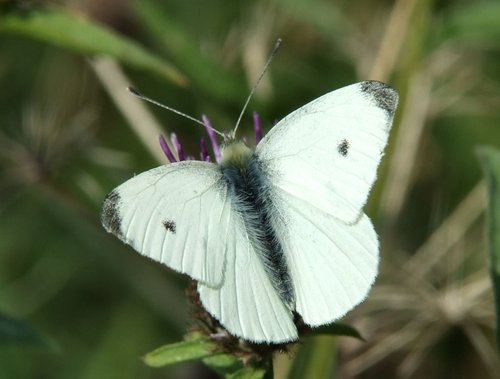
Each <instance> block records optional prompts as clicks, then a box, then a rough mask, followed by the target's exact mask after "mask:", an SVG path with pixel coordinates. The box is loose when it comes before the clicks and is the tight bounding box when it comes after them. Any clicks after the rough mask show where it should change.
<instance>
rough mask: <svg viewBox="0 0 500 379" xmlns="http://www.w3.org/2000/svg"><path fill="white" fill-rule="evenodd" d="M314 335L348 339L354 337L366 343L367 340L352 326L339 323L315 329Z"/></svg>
mask: <svg viewBox="0 0 500 379" xmlns="http://www.w3.org/2000/svg"><path fill="white" fill-rule="evenodd" d="M311 334H312V335H325V334H326V335H331V336H346V337H354V338H357V339H360V340H362V341H364V340H365V339H364V338H363V337H362V336H361V334H360V333H359V332H358V331H357V330H356V329H355V328H353V327H352V326H350V325H347V324H342V323H338V322H334V323H333V324H329V325H325V326H321V327H319V328H316V329H314V330H313V331H312V332H311Z"/></svg>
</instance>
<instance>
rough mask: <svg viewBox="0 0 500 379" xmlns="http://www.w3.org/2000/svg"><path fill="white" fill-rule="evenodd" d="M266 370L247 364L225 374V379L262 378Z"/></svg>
mask: <svg viewBox="0 0 500 379" xmlns="http://www.w3.org/2000/svg"><path fill="white" fill-rule="evenodd" d="M266 373H267V370H266V369H265V368H263V367H255V366H247V367H243V368H242V369H240V370H238V371H236V372H234V373H232V374H229V375H226V378H227V379H264V378H265V377H266Z"/></svg>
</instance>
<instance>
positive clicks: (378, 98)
mask: <svg viewBox="0 0 500 379" xmlns="http://www.w3.org/2000/svg"><path fill="white" fill-rule="evenodd" d="M361 91H363V92H364V93H366V94H368V95H370V97H371V98H372V100H373V101H375V103H376V104H377V106H378V107H379V108H381V109H383V110H384V111H386V112H387V113H388V114H389V116H390V117H393V116H394V112H395V111H396V108H397V106H398V99H399V96H398V93H397V92H396V90H395V89H394V88H392V87H391V86H389V85H388V84H385V83H382V82H379V81H378V80H366V81H364V82H361Z"/></svg>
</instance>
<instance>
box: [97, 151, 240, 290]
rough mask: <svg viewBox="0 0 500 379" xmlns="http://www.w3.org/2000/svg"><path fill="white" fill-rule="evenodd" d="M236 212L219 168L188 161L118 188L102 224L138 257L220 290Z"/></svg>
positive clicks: (105, 207) (106, 203) (107, 203)
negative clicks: (227, 241)
mask: <svg viewBox="0 0 500 379" xmlns="http://www.w3.org/2000/svg"><path fill="white" fill-rule="evenodd" d="M231 212H232V211H231V205H230V203H229V199H228V198H227V189H226V188H225V187H224V183H223V182H221V174H220V171H219V170H218V169H217V166H216V165H214V164H212V163H207V162H199V161H184V162H177V163H172V164H168V165H165V166H160V167H157V168H154V169H152V170H149V171H146V172H143V173H142V174H140V175H137V176H135V177H133V178H132V179H130V180H128V181H127V182H125V183H123V184H122V185H120V186H119V187H117V188H116V189H115V190H113V191H112V192H111V193H110V194H109V195H108V197H107V198H106V200H105V201H104V205H103V211H102V222H103V225H104V227H105V228H106V230H107V231H108V232H111V233H113V234H115V235H116V236H117V237H118V238H120V239H121V240H122V241H123V242H125V243H127V244H129V245H131V246H132V247H133V248H134V249H135V250H137V251H138V252H139V253H141V254H143V255H146V256H148V257H150V258H152V259H154V260H156V261H158V262H161V263H164V264H166V265H167V266H169V267H171V268H173V269H174V270H177V271H180V272H183V273H186V274H188V275H189V276H191V277H192V278H194V279H196V280H199V281H202V282H205V283H210V284H211V285H220V283H221V281H222V278H223V270H224V259H225V255H226V252H227V250H228V245H227V244H226V240H227V238H228V232H229V227H230V223H231Z"/></svg>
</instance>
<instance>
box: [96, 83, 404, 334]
mask: <svg viewBox="0 0 500 379" xmlns="http://www.w3.org/2000/svg"><path fill="white" fill-rule="evenodd" d="M397 103H398V95H397V93H396V91H395V90H394V89H392V88H391V87H390V86H388V85H386V84H384V83H381V82H378V81H364V82H360V83H356V84H352V85H349V86H347V87H344V88H341V89H338V90H336V91H333V92H330V93H327V94H326V95H323V96H321V97H319V98H317V99H316V100H314V101H312V102H310V103H308V104H307V105H304V106H303V107H301V108H299V109H297V110H296V111H294V112H292V113H291V114H289V115H288V116H286V117H285V118H284V119H282V120H281V121H280V122H278V123H277V124H276V125H275V126H274V127H273V128H272V129H271V130H270V131H269V132H268V133H267V135H266V136H265V137H264V138H263V139H262V140H261V141H260V142H259V143H258V145H257V146H256V147H255V149H251V148H250V147H248V146H247V145H246V144H245V143H244V142H242V141H239V140H237V139H235V138H234V136H231V137H228V138H227V140H226V141H225V143H224V145H223V148H222V156H221V159H220V162H219V163H218V164H215V163H211V162H204V161H193V160H191V161H181V162H175V163H170V164H166V165H163V166H160V167H157V168H153V169H151V170H149V171H146V172H143V173H141V174H139V175H137V176H134V177H133V178H132V179H130V180H128V181H126V182H125V183H123V184H122V185H120V186H119V187H117V188H116V189H114V190H113V191H112V192H111V193H109V194H108V196H107V197H106V199H105V201H104V204H103V210H102V223H103V225H104V227H105V229H106V230H107V231H108V232H111V233H113V234H115V235H116V236H117V237H118V238H119V239H120V240H122V241H123V242H125V243H127V244H129V245H130V246H132V247H133V248H134V249H135V250H136V251H138V252H139V253H141V254H143V255H145V256H148V257H149V258H152V259H153V260H155V261H158V262H161V263H163V264H165V265H167V266H168V267H170V268H172V269H174V270H176V271H179V272H181V273H185V274H187V275H189V276H190V277H192V278H193V279H194V280H196V281H197V291H198V293H199V296H200V300H201V303H202V304H203V306H204V307H205V308H206V309H207V310H208V312H209V313H210V314H211V315H212V316H213V317H215V318H216V319H217V320H218V321H219V322H220V324H221V325H223V326H224V327H225V328H226V329H227V331H228V332H229V333H230V334H232V335H234V336H237V337H240V338H242V339H244V340H248V341H252V342H257V343H284V342H288V341H295V340H297V339H298V332H297V327H296V324H295V323H294V317H295V316H296V314H298V315H300V317H301V318H302V320H303V322H304V323H305V324H307V325H309V326H311V327H317V326H320V325H324V324H329V323H331V322H333V321H335V320H337V319H339V318H340V317H342V316H343V315H345V314H346V313H347V312H348V311H349V310H351V309H352V308H353V307H354V306H356V305H357V304H358V303H360V302H361V301H362V300H363V299H364V298H365V297H366V296H367V293H368V291H369V290H370V288H371V287H372V284H373V282H374V280H375V277H376V276H377V272H378V263H379V245H378V238H377V235H376V233H375V231H374V228H373V226H372V223H371V221H370V219H369V218H368V217H367V215H366V214H365V213H363V206H364V204H365V203H366V201H367V197H368V193H369V191H370V188H371V187H372V185H373V182H374V181H375V178H376V173H377V167H378V165H379V162H380V160H381V157H382V155H383V150H384V148H385V146H386V144H387V139H388V135H389V131H390V128H391V125H392V120H393V116H394V112H395V110H396V107H397Z"/></svg>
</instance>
